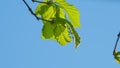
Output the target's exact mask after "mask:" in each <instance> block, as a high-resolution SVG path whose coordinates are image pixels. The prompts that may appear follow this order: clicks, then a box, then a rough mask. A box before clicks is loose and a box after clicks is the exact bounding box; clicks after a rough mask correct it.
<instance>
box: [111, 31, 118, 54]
mask: <svg viewBox="0 0 120 68" xmlns="http://www.w3.org/2000/svg"><path fill="white" fill-rule="evenodd" d="M117 36H118V37H117V40H116V43H115V47H114V50H113V55H115V51H116V48H117V45H118V41H119V38H120V32H119V34H118V35H117Z"/></svg>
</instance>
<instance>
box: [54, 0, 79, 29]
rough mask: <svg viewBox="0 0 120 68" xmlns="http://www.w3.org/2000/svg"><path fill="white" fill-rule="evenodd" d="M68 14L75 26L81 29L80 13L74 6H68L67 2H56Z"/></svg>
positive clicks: (62, 0) (56, 0)
mask: <svg viewBox="0 0 120 68" xmlns="http://www.w3.org/2000/svg"><path fill="white" fill-rule="evenodd" d="M55 2H56V3H57V4H59V5H60V7H62V8H63V9H64V10H65V11H66V12H67V13H68V17H69V19H70V21H71V22H72V24H73V26H75V27H81V25H80V13H79V11H78V9H77V8H76V7H75V6H74V5H70V4H68V3H67V2H66V1H65V0H55Z"/></svg>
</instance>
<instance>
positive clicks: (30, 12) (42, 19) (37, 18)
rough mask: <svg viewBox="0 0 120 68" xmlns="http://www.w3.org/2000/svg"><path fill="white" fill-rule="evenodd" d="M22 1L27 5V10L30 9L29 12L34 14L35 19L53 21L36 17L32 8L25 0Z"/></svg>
mask: <svg viewBox="0 0 120 68" xmlns="http://www.w3.org/2000/svg"><path fill="white" fill-rule="evenodd" d="M23 2H24V3H25V5H26V6H27V8H28V10H29V11H30V13H31V14H32V15H33V16H35V18H36V19H37V20H43V21H47V22H53V21H49V20H45V19H43V18H40V17H37V16H36V14H35V13H34V12H33V11H32V9H31V8H30V6H29V5H28V4H27V2H26V1H25V0H23Z"/></svg>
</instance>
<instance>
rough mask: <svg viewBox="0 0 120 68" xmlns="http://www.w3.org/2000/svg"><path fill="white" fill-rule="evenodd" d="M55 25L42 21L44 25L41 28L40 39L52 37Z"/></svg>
mask: <svg viewBox="0 0 120 68" xmlns="http://www.w3.org/2000/svg"><path fill="white" fill-rule="evenodd" d="M55 27H56V26H55V25H53V24H51V23H50V22H44V26H43V29H42V39H54V37H55V35H54V29H55Z"/></svg>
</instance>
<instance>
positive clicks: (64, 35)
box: [54, 19, 72, 46]
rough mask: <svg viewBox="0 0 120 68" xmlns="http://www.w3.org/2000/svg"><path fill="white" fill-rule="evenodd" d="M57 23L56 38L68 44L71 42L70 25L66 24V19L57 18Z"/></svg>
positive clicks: (63, 43)
mask: <svg viewBox="0 0 120 68" xmlns="http://www.w3.org/2000/svg"><path fill="white" fill-rule="evenodd" d="M55 22H56V23H57V25H56V28H55V30H54V31H55V39H56V40H57V42H59V43H60V44H61V45H63V46H64V45H66V44H67V43H68V42H71V41H72V40H71V37H70V33H69V32H68V27H67V25H66V21H65V20H64V19H56V20H55Z"/></svg>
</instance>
